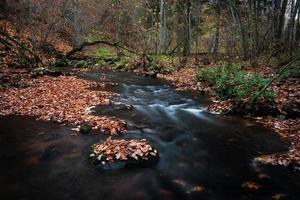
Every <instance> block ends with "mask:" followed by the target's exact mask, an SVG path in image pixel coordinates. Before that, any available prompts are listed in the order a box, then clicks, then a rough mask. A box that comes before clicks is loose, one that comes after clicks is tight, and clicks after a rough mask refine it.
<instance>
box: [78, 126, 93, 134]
mask: <svg viewBox="0 0 300 200" xmlns="http://www.w3.org/2000/svg"><path fill="white" fill-rule="evenodd" d="M79 131H80V132H81V133H83V134H88V133H89V132H91V131H92V127H91V126H90V125H89V124H83V125H82V126H81V127H80V129H79Z"/></svg>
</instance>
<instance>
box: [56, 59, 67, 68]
mask: <svg viewBox="0 0 300 200" xmlns="http://www.w3.org/2000/svg"><path fill="white" fill-rule="evenodd" d="M55 66H56V67H66V66H68V60H67V59H61V60H59V61H58V62H56V63H55Z"/></svg>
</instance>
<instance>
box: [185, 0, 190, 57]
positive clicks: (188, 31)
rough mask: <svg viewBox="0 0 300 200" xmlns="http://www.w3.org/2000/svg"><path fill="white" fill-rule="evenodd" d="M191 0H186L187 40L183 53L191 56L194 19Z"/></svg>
mask: <svg viewBox="0 0 300 200" xmlns="http://www.w3.org/2000/svg"><path fill="white" fill-rule="evenodd" d="M191 17H192V16H191V0H186V27H185V29H186V40H185V43H184V49H183V55H184V56H189V55H190V53H191V41H192V19H191Z"/></svg>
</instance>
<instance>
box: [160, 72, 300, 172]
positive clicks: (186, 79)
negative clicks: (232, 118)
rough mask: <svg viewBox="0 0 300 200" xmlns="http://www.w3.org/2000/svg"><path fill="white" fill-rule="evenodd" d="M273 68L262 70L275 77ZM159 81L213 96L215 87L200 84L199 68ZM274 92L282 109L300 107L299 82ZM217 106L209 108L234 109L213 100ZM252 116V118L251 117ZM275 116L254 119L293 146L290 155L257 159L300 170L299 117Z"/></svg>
mask: <svg viewBox="0 0 300 200" xmlns="http://www.w3.org/2000/svg"><path fill="white" fill-rule="evenodd" d="M271 72H272V69H270V68H267V69H264V70H261V71H259V73H260V74H263V75H266V74H269V76H270V75H272V74H273V73H271ZM158 77H159V78H163V79H166V80H168V81H170V82H171V84H172V85H173V86H174V87H175V88H176V89H177V90H181V91H182V90H197V91H203V92H205V93H206V94H209V93H210V92H211V90H212V88H210V87H208V86H207V85H206V84H205V83H199V82H198V83H196V69H195V67H187V68H183V69H181V70H179V71H175V72H173V73H171V74H168V75H163V74H159V75H158ZM271 89H272V90H273V91H275V92H276V93H277V96H276V98H277V99H276V102H278V104H279V106H284V104H285V103H288V102H290V101H292V102H293V103H295V104H297V105H299V104H300V83H299V80H298V79H297V80H295V79H291V80H289V79H288V80H286V81H285V82H283V83H280V84H272V85H271ZM212 100H213V103H212V104H211V105H210V106H209V107H208V108H207V109H208V110H209V111H212V112H214V113H219V114H222V113H226V112H227V111H228V110H230V109H231V108H232V105H233V104H232V101H231V100H225V101H222V100H217V99H216V98H214V97H212ZM249 117H250V116H249ZM281 117H282V116H279V117H274V116H258V117H251V118H252V119H253V120H255V121H256V122H258V123H260V124H262V125H264V126H265V127H267V128H270V129H272V130H273V131H274V132H275V133H277V134H278V135H279V136H280V137H281V138H282V139H283V140H287V141H289V143H290V148H289V151H288V152H283V153H276V154H272V155H266V156H262V157H259V158H257V159H256V160H257V161H259V162H262V163H267V164H273V165H283V166H290V167H293V168H295V167H296V168H298V169H299V167H300V118H299V116H296V118H293V119H286V118H281Z"/></svg>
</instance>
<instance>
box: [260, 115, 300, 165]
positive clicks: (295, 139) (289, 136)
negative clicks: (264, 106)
mask: <svg viewBox="0 0 300 200" xmlns="http://www.w3.org/2000/svg"><path fill="white" fill-rule="evenodd" d="M257 122H259V123H262V124H263V125H265V126H266V127H268V128H270V129H272V130H274V131H275V132H276V133H278V134H279V135H280V136H281V137H282V138H283V139H285V140H288V141H289V142H290V147H289V151H287V152H284V153H275V154H272V155H266V156H262V157H259V158H257V159H256V160H257V161H259V162H262V163H267V164H273V165H283V166H291V167H293V168H298V169H300V119H299V118H297V119H288V120H282V119H277V118H273V117H267V118H257Z"/></svg>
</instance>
